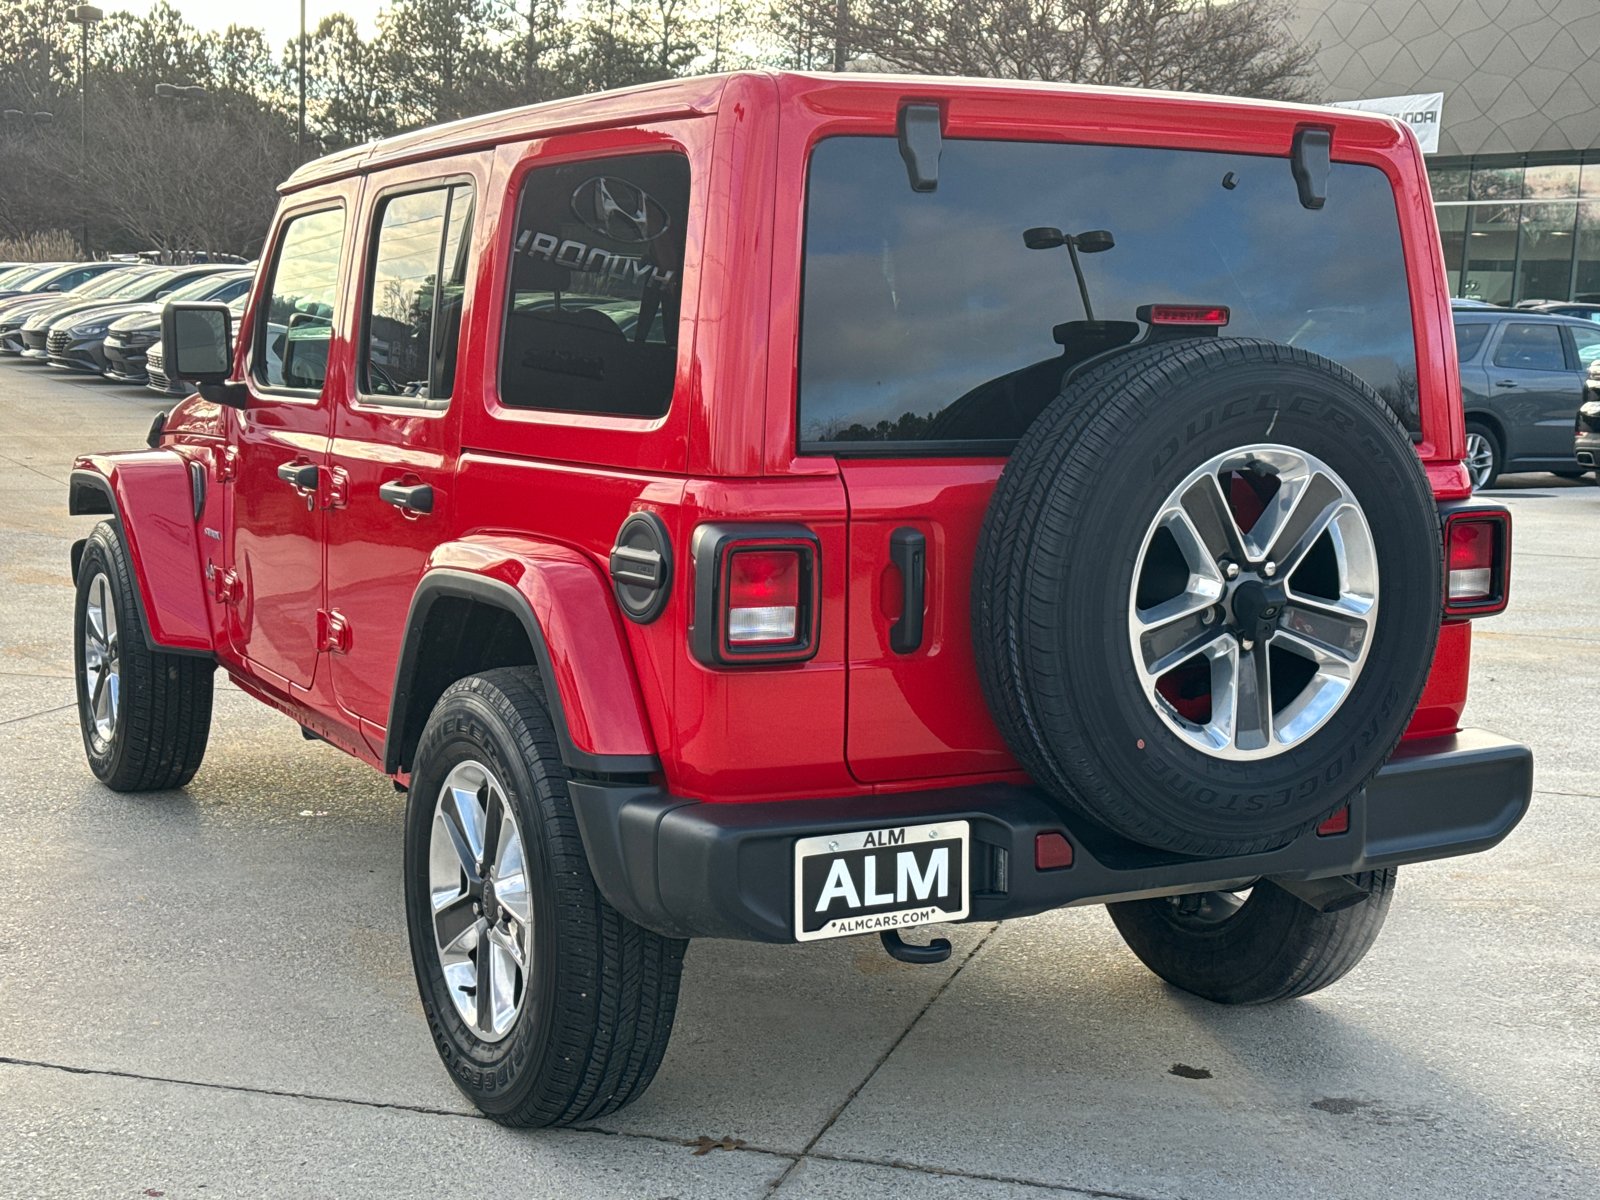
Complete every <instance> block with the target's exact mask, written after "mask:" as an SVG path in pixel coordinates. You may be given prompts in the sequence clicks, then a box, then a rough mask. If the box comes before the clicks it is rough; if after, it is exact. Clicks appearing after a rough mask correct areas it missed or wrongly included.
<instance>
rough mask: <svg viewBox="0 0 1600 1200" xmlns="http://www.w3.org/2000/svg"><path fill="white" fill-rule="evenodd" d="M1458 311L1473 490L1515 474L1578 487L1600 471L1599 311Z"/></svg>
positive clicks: (1489, 307)
mask: <svg viewBox="0 0 1600 1200" xmlns="http://www.w3.org/2000/svg"><path fill="white" fill-rule="evenodd" d="M1452 308H1453V309H1454V312H1453V314H1452V315H1453V316H1454V318H1455V326H1456V356H1457V358H1458V359H1459V361H1460V363H1461V400H1462V404H1463V406H1464V408H1465V409H1466V416H1467V469H1468V470H1469V471H1471V472H1472V480H1473V484H1474V486H1476V487H1478V488H1486V487H1493V486H1494V483H1495V481H1496V480H1497V479H1498V478H1499V477H1500V476H1501V475H1502V474H1504V473H1508V472H1513V471H1549V472H1551V473H1553V474H1556V475H1560V476H1562V477H1563V478H1567V479H1578V478H1581V477H1582V476H1583V475H1585V474H1588V473H1589V472H1590V471H1593V470H1595V469H1596V468H1597V467H1600V304H1578V303H1554V302H1552V303H1540V304H1524V305H1522V306H1519V307H1517V308H1501V307H1499V306H1497V305H1493V304H1485V303H1482V302H1480V301H1475V300H1457V301H1455V302H1454V304H1453V305H1452ZM1591 409H1592V410H1593V411H1589V410H1591ZM1590 422H1592V423H1593V426H1594V427H1593V428H1591V427H1590Z"/></svg>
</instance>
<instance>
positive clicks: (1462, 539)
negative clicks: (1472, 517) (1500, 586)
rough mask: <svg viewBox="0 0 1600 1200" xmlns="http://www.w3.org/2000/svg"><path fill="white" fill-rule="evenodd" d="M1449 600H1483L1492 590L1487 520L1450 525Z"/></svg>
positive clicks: (1490, 533)
mask: <svg viewBox="0 0 1600 1200" xmlns="http://www.w3.org/2000/svg"><path fill="white" fill-rule="evenodd" d="M1449 579H1450V599H1451V600H1486V599H1488V597H1489V596H1490V595H1492V594H1493V591H1494V527H1493V526H1492V525H1490V524H1489V522H1487V521H1457V522H1455V524H1453V525H1451V526H1450V576H1449Z"/></svg>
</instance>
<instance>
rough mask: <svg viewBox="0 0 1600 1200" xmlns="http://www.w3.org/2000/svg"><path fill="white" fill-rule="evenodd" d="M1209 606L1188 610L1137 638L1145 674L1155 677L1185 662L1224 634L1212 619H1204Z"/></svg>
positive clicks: (1208, 611) (1207, 614) (1208, 613)
mask: <svg viewBox="0 0 1600 1200" xmlns="http://www.w3.org/2000/svg"><path fill="white" fill-rule="evenodd" d="M1210 615H1211V606H1210V605H1207V606H1206V607H1205V608H1204V609H1201V610H1198V611H1191V612H1188V613H1186V614H1184V615H1183V616H1181V617H1177V618H1174V619H1172V620H1169V621H1167V622H1165V623H1164V624H1161V625H1157V626H1155V627H1154V628H1152V629H1148V630H1146V631H1145V632H1144V633H1142V634H1141V635H1140V637H1139V648H1140V650H1141V651H1142V654H1143V664H1142V665H1143V667H1144V672H1145V674H1146V675H1148V676H1151V677H1159V676H1161V675H1165V674H1166V673H1167V672H1168V671H1170V670H1172V668H1173V667H1176V666H1178V665H1179V664H1180V663H1183V662H1187V661H1188V660H1189V659H1191V658H1193V657H1194V656H1195V655H1196V654H1199V653H1201V652H1202V651H1203V650H1205V648H1206V647H1207V646H1209V645H1210V644H1211V643H1212V642H1214V641H1216V640H1217V639H1218V638H1220V637H1223V636H1225V634H1224V631H1223V630H1222V629H1221V628H1219V627H1218V625H1217V623H1216V620H1215V619H1212V620H1210V621H1207V620H1206V619H1205V618H1206V617H1207V616H1210Z"/></svg>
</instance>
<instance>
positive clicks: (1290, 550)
mask: <svg viewBox="0 0 1600 1200" xmlns="http://www.w3.org/2000/svg"><path fill="white" fill-rule="evenodd" d="M1344 502H1345V494H1344V489H1343V488H1341V487H1340V486H1339V485H1338V484H1336V483H1334V482H1333V480H1331V479H1329V478H1328V477H1327V476H1326V475H1323V474H1322V473H1321V472H1318V473H1317V474H1315V475H1313V476H1312V477H1311V479H1310V481H1309V482H1308V483H1307V484H1306V485H1305V487H1304V490H1303V491H1302V492H1301V494H1300V495H1298V496H1296V497H1295V498H1294V500H1293V501H1292V505H1291V507H1290V508H1289V509H1288V511H1287V512H1283V513H1281V514H1276V513H1274V514H1273V515H1274V516H1277V517H1278V520H1277V522H1276V523H1275V527H1274V528H1272V529H1270V530H1268V531H1266V532H1265V534H1264V536H1262V538H1261V539H1260V540H1261V541H1262V542H1264V543H1266V545H1267V547H1268V549H1267V560H1268V561H1269V562H1271V563H1273V564H1274V566H1275V567H1276V569H1277V575H1278V577H1279V578H1282V579H1287V578H1288V577H1289V575H1290V573H1292V572H1293V571H1294V569H1295V568H1296V567H1298V566H1299V565H1300V562H1301V560H1302V559H1304V558H1305V556H1306V553H1307V552H1308V551H1309V550H1310V549H1311V547H1312V546H1313V545H1315V544H1316V541H1317V539H1318V538H1319V537H1321V536H1322V534H1323V532H1324V531H1325V530H1326V529H1327V528H1328V524H1329V522H1331V521H1332V520H1333V518H1334V514H1335V513H1336V512H1337V510H1338V508H1339V506H1340V505H1341V504H1342V503H1344ZM1268 513H1272V509H1271V508H1269V509H1268ZM1263 516H1264V517H1265V516H1266V514H1263ZM1250 532H1251V534H1252V535H1253V534H1254V533H1255V532H1256V531H1255V530H1251V531H1250Z"/></svg>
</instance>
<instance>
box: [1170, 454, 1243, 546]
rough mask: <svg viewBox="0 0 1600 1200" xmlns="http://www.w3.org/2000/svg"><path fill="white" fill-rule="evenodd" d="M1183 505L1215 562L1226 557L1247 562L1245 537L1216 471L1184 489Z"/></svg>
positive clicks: (1196, 532)
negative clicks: (1225, 496) (1223, 492)
mask: <svg viewBox="0 0 1600 1200" xmlns="http://www.w3.org/2000/svg"><path fill="white" fill-rule="evenodd" d="M1179 502H1180V503H1181V504H1182V506H1183V511H1184V513H1185V514H1186V515H1187V516H1188V518H1189V521H1190V522H1191V524H1192V527H1193V529H1194V531H1195V534H1196V536H1198V537H1199V539H1200V542H1201V544H1202V545H1203V546H1205V548H1206V552H1207V553H1208V554H1209V555H1210V557H1211V561H1212V562H1213V563H1215V562H1216V561H1217V560H1218V559H1223V558H1227V559H1232V560H1233V561H1234V562H1240V561H1242V560H1243V559H1244V557H1245V552H1244V534H1243V533H1242V532H1241V531H1240V529H1239V523H1238V522H1237V521H1235V520H1234V519H1233V510H1232V509H1231V508H1229V507H1228V502H1227V500H1226V499H1225V498H1224V497H1223V495H1222V488H1221V486H1220V485H1219V484H1218V483H1217V476H1216V473H1215V472H1211V473H1208V474H1205V475H1202V476H1201V477H1200V478H1199V479H1196V480H1195V481H1194V482H1193V483H1191V484H1190V485H1189V486H1188V487H1187V488H1185V489H1183V494H1182V497H1181V498H1180V501H1179ZM1190 566H1191V568H1192V567H1193V564H1192V563H1191V564H1190Z"/></svg>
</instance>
